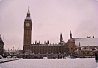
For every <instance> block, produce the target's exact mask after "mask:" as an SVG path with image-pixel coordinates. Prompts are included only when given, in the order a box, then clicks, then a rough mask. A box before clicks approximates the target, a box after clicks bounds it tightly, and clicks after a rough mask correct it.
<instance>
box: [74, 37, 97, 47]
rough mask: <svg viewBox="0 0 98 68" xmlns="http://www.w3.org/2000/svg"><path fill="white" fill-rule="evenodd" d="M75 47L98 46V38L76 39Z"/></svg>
mask: <svg viewBox="0 0 98 68" xmlns="http://www.w3.org/2000/svg"><path fill="white" fill-rule="evenodd" d="M74 39H75V45H77V46H79V42H80V46H98V38H74Z"/></svg>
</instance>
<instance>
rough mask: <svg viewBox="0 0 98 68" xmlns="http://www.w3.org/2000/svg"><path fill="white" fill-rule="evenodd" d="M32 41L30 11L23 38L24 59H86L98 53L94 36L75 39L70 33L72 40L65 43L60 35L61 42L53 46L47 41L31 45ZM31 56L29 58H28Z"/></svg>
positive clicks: (26, 19) (97, 43)
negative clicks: (69, 57) (75, 57)
mask: <svg viewBox="0 0 98 68" xmlns="http://www.w3.org/2000/svg"><path fill="white" fill-rule="evenodd" d="M31 39H32V19H31V18H30V11H29V9H28V12H27V16H26V18H25V20H24V38H23V54H24V55H25V56H24V58H43V57H47V58H64V57H65V56H69V55H70V56H77V57H85V56H89V57H92V56H94V52H95V51H98V42H97V41H98V38H95V37H94V36H93V37H92V38H91V37H88V36H87V38H73V37H72V33H71V31H70V39H69V40H68V41H67V42H66V43H65V42H64V41H63V36H62V34H60V41H59V43H57V44H51V43H50V42H49V41H46V42H45V43H44V44H41V43H40V41H39V42H37V41H35V43H33V44H32V43H31V41H32V40H31ZM28 55H29V56H28Z"/></svg>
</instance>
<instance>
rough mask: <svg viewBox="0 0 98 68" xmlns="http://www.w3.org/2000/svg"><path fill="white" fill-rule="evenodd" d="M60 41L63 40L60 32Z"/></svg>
mask: <svg viewBox="0 0 98 68" xmlns="http://www.w3.org/2000/svg"><path fill="white" fill-rule="evenodd" d="M60 42H63V37H62V33H61V34H60Z"/></svg>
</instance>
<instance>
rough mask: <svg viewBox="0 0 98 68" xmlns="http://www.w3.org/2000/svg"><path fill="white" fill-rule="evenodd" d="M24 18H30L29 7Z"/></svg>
mask: <svg viewBox="0 0 98 68" xmlns="http://www.w3.org/2000/svg"><path fill="white" fill-rule="evenodd" d="M26 19H31V18H30V10H29V7H28V12H27V16H26Z"/></svg>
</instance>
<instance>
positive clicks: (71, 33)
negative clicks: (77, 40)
mask: <svg viewBox="0 0 98 68" xmlns="http://www.w3.org/2000/svg"><path fill="white" fill-rule="evenodd" d="M70 39H72V33H71V30H70Z"/></svg>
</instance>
